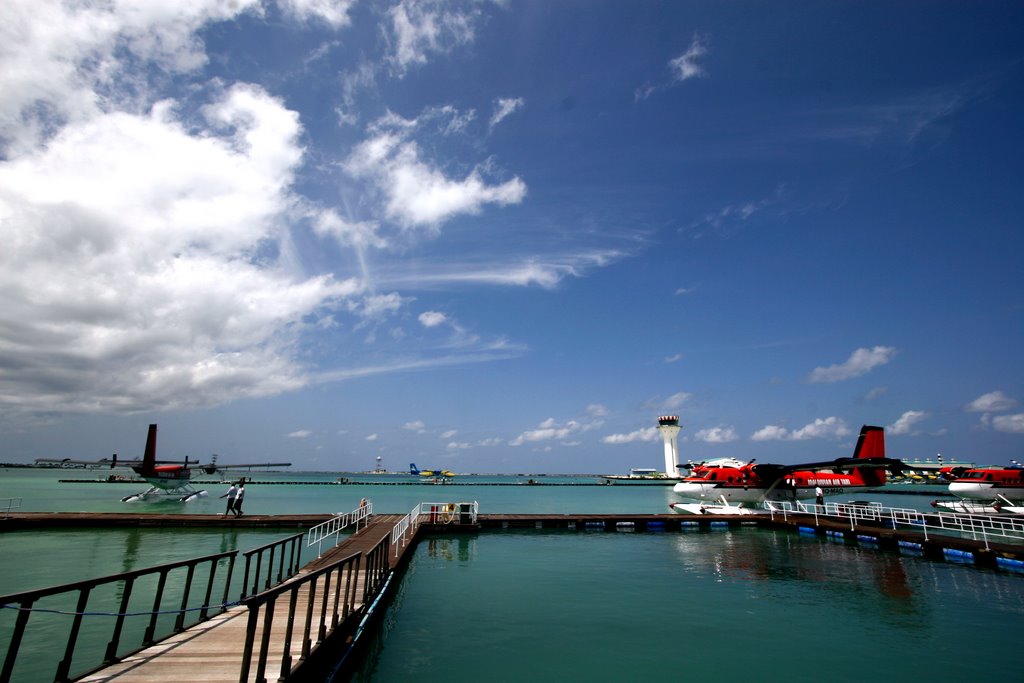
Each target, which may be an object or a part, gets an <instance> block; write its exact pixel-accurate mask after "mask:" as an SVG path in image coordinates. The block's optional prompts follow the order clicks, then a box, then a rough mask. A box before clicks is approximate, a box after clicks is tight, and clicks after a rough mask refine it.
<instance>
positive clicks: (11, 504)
mask: <svg viewBox="0 0 1024 683" xmlns="http://www.w3.org/2000/svg"><path fill="white" fill-rule="evenodd" d="M20 507H21V498H0V519H7V518H8V517H10V515H11V510H17V509H18V508H20Z"/></svg>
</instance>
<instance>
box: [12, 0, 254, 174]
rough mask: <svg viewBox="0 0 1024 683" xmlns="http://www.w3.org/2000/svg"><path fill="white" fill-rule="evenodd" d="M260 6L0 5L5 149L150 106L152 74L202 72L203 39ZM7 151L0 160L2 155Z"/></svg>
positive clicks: (206, 1)
mask: <svg viewBox="0 0 1024 683" xmlns="http://www.w3.org/2000/svg"><path fill="white" fill-rule="evenodd" d="M258 6H259V5H258V3H257V1H256V0H239V1H238V2H232V3H225V2H220V1H219V0H195V1H194V2H166V3H163V2H119V3H81V2H77V3H72V2H61V1H59V0H5V1H4V3H3V4H2V5H0V8H2V9H0V14H2V20H0V92H2V93H3V97H2V98H0V141H2V142H0V144H2V145H4V146H7V148H8V149H7V151H9V152H10V151H13V152H14V153H15V154H20V153H24V152H26V151H30V150H31V149H33V148H34V147H35V146H36V144H37V143H38V142H40V141H41V140H44V139H45V138H48V137H50V136H51V135H52V133H53V132H55V130H57V129H59V128H60V127H61V126H62V125H64V124H67V123H80V122H82V121H85V120H88V119H90V118H93V117H95V116H98V115H100V114H102V113H105V112H109V111H110V109H109V108H110V107H113V106H117V105H118V104H119V103H133V102H136V101H137V98H139V97H143V98H145V97H146V96H147V95H148V90H147V88H146V87H145V83H144V82H143V81H142V80H141V79H140V78H139V73H140V72H142V71H144V70H145V68H147V67H148V66H149V65H152V66H155V67H157V68H158V69H159V70H161V71H164V72H168V73H182V72H187V71H190V70H193V69H196V68H198V67H200V66H202V65H203V64H204V63H205V62H206V55H205V53H204V51H203V43H202V41H201V40H200V39H199V38H198V36H197V31H198V30H199V29H200V28H201V27H202V26H203V25H205V24H207V23H210V22H215V21H224V20H229V19H232V18H234V17H236V16H238V15H239V14H241V13H243V12H247V11H249V10H252V9H255V8H258ZM0 151H2V150H0Z"/></svg>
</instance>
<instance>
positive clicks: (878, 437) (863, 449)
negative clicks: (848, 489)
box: [853, 425, 885, 486]
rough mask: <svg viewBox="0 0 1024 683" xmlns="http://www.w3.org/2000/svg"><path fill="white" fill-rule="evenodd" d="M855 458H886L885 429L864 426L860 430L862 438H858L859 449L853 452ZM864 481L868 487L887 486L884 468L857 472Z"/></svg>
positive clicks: (863, 469)
mask: <svg viewBox="0 0 1024 683" xmlns="http://www.w3.org/2000/svg"><path fill="white" fill-rule="evenodd" d="M853 457H854V458H855V459H856V458H884V457H885V429H883V428H882V427H873V426H871V425H864V426H863V427H861V428H860V437H858V438H857V447H856V448H854V450H853ZM857 471H858V472H859V473H860V475H861V477H863V479H864V484H865V485H866V486H882V485H883V484H885V468H884V467H862V468H859V469H858V470H857Z"/></svg>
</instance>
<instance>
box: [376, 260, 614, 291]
mask: <svg viewBox="0 0 1024 683" xmlns="http://www.w3.org/2000/svg"><path fill="white" fill-rule="evenodd" d="M623 255H624V254H623V253H622V252H618V251H592V252H585V253H579V254H570V255H567V256H563V257H549V259H548V260H547V261H546V262H540V261H538V260H536V259H530V260H527V261H525V262H521V263H511V264H510V263H507V262H503V263H494V264H485V265H481V264H479V263H458V262H449V263H446V264H443V265H440V266H439V265H436V264H435V265H433V266H432V265H430V264H422V265H419V266H418V267H417V269H416V271H415V272H414V273H412V274H410V273H409V272H408V271H409V269H408V268H403V269H402V271H400V272H393V273H381V274H380V282H382V283H386V284H388V285H389V286H396V285H403V284H412V285H415V286H418V287H421V288H436V287H446V286H452V285H478V284H482V285H499V286H512V287H529V286H531V285H538V286H540V287H542V288H544V289H554V288H556V287H557V286H558V285H559V283H561V281H562V280H563V279H565V278H567V277H583V276H584V275H585V274H586V273H587V272H588V271H589V270H590V269H592V268H597V267H603V266H607V265H608V264H610V263H612V262H613V261H614V260H616V259H618V258H621V257H622V256H623Z"/></svg>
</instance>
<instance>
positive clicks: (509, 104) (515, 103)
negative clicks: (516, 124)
mask: <svg viewBox="0 0 1024 683" xmlns="http://www.w3.org/2000/svg"><path fill="white" fill-rule="evenodd" d="M524 104H526V100H524V99H523V98H521V97H515V98H512V97H501V98H498V99H496V100H495V101H494V113H493V114H492V115H491V120H490V122H489V123H488V127H489V128H494V127H495V126H496V125H498V124H499V123H501V122H502V121H504V120H505V118H506V117H508V116H510V115H512V114H513V113H515V111H516V110H517V109H520V108H521V107H522V106H523V105H524Z"/></svg>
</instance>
